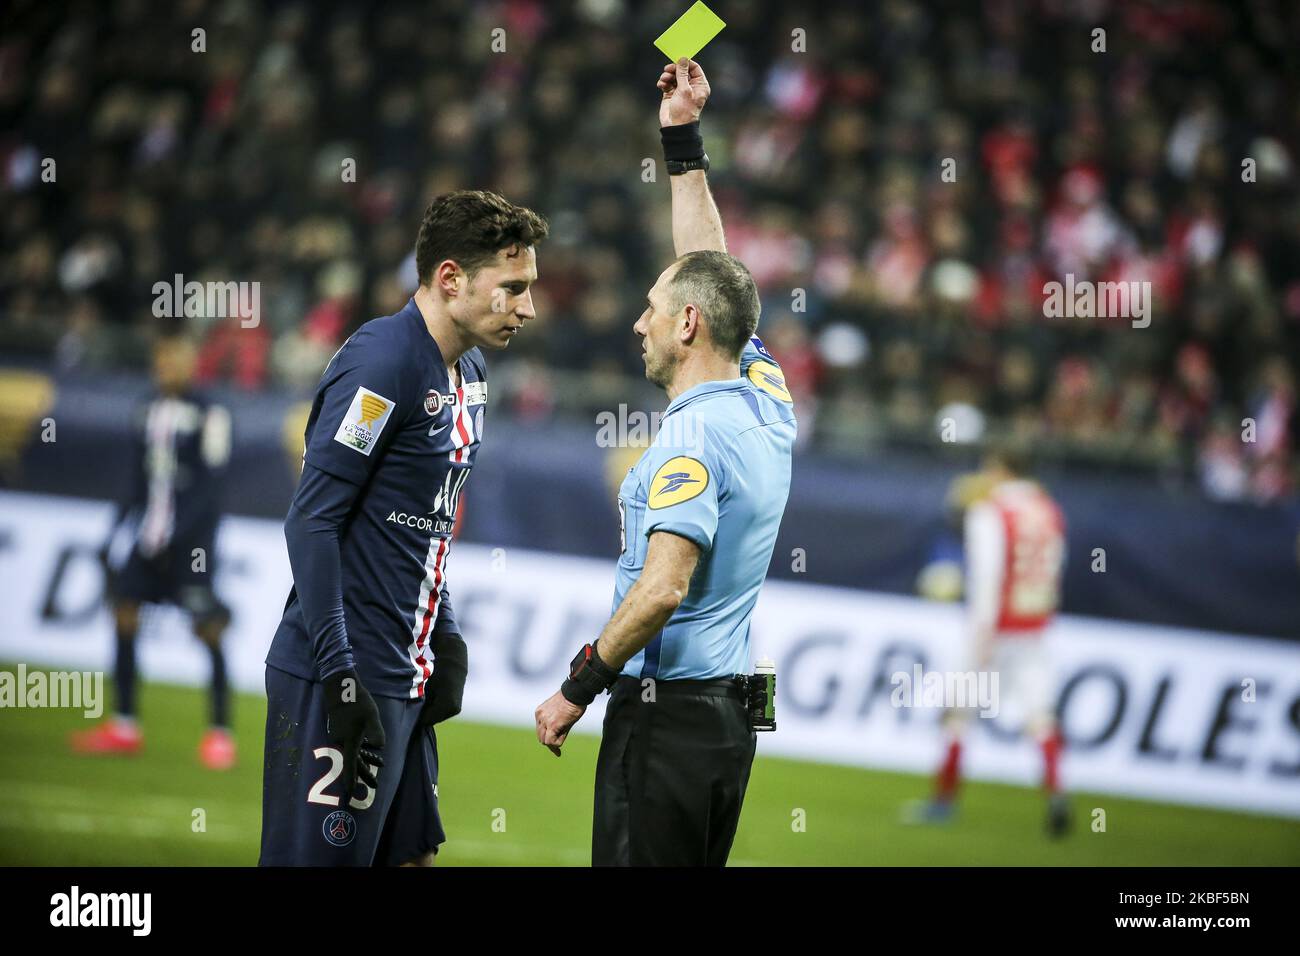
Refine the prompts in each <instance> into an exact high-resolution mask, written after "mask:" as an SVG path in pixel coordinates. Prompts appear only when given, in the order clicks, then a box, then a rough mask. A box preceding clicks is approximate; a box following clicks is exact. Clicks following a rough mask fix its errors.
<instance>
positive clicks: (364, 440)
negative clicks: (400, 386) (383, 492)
mask: <svg viewBox="0 0 1300 956" xmlns="http://www.w3.org/2000/svg"><path fill="white" fill-rule="evenodd" d="M396 407H397V403H396V402H394V401H393V400H392V399H389V398H384V396H382V395H380V394H378V393H376V392H372V391H371V390H370V389H368V388H358V389H357V393H356V394H355V395H354V396H352V404H351V405H349V406H348V413H347V414H346V415H344V416H343V421H342V422H341V423H340V424H339V430H338V431H336V432H335V433H334V440H335V441H336V442H338V443H339V444H340V445H346V446H347V447H349V448H351V449H352V450H353V451H359V452H361V454H363V455H365V456H366V457H367V458H369V457H370V453H371V452H372V451H374V448H375V444H376V442H378V441H379V434H380V433H381V432H382V431H383V430H384V426H385V425H387V424H388V419H389V418H391V417H392V415H393V409H394V408H396Z"/></svg>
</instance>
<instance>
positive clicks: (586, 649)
mask: <svg viewBox="0 0 1300 956" xmlns="http://www.w3.org/2000/svg"><path fill="white" fill-rule="evenodd" d="M616 680H618V671H616V670H614V668H612V667H610V666H609V665H608V664H606V663H605V662H604V661H602V660H601V659H600V655H599V654H597V653H596V645H594V644H584V645H583V647H582V650H580V651H578V656H577V657H575V658H574V659H573V661H572V662H571V663H570V664H569V678H568V680H566V681H565V682H564V683H563V684H561V685H560V694H561V695H563V697H564V699H565V700H567V701H568V702H569V703H571V704H577V705H578V706H579V707H586V706H587V705H588V704H590V703H591V702H592V701H593V700H595V699H596V698H597V697H598V696H599V695H600V694H601V693H602V692H603V691H606V690H609V687H610V685H611V684H613V683H614V681H616Z"/></svg>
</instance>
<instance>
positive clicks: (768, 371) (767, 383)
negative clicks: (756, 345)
mask: <svg viewBox="0 0 1300 956" xmlns="http://www.w3.org/2000/svg"><path fill="white" fill-rule="evenodd" d="M747 374H748V376H749V380H750V381H751V382H753V383H754V384H755V385H756V386H758V387H759V388H760V389H762V390H763V391H765V392H767V394H769V395H771V396H772V397H773V398H775V399H777V400H778V401H782V402H788V403H790V404H794V398H793V397H792V396H791V395H790V390H789V389H788V388H786V386H785V375H784V373H782V371H781V369H780V367H779V366H776V365H773V364H772V363H771V362H764V361H761V360H760V361H756V362H753V363H751V364H750V366H749V370H748V372H747Z"/></svg>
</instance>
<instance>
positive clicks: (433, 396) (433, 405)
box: [424, 389, 446, 415]
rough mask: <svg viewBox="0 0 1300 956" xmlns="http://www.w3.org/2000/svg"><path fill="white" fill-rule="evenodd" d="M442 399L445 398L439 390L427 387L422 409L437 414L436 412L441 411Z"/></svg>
mask: <svg viewBox="0 0 1300 956" xmlns="http://www.w3.org/2000/svg"><path fill="white" fill-rule="evenodd" d="M444 401H446V399H444V398H443V396H442V393H441V392H437V391H435V390H433V389H429V391H427V392H426V393H425V395H424V410H425V411H426V412H428V413H429V414H430V415H437V414H438V412H440V411H442V405H443V402H444Z"/></svg>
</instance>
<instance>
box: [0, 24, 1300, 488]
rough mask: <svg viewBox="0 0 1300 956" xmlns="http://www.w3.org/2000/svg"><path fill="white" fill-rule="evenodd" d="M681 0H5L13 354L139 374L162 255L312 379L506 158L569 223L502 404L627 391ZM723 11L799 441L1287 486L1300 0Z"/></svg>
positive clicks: (738, 194)
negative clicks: (1001, 440) (1044, 458)
mask: <svg viewBox="0 0 1300 956" xmlns="http://www.w3.org/2000/svg"><path fill="white" fill-rule="evenodd" d="M686 5H687V4H686V3H684V2H683V3H682V4H678V5H672V4H667V5H665V4H653V5H652V4H635V3H628V2H624V0H574V2H546V3H543V2H540V0H507V2H496V3H492V2H488V3H473V4H467V3H452V2H446V0H442V2H432V3H429V2H423V3H408V2H399V0H389V2H384V3H382V4H381V3H337V4H331V3H317V2H312V3H306V2H300V3H295V2H286V3H268V4H265V5H262V4H258V3H254V2H251V0H210V2H209V0H179V2H177V3H174V4H157V3H150V2H147V0H115V2H113V3H106V4H99V3H93V2H79V3H71V4H68V5H61V4H51V3H43V2H40V0H35V2H33V0H27V2H22V0H19V2H15V3H11V4H8V5H7V7H8V9H7V11H6V13H4V14H3V16H4V18H6V20H8V21H10V23H11V25H21V27H22V29H12V30H11V29H6V30H4V31H3V32H2V33H0V171H2V173H3V183H2V184H0V189H2V190H3V205H4V215H3V223H2V225H0V228H2V229H3V235H4V241H3V248H2V250H0V341H3V343H4V351H5V353H6V355H7V356H17V355H19V354H23V355H25V356H28V357H29V359H28V360H32V359H35V360H38V361H41V362H44V363H48V364H49V365H50V366H51V367H53V368H55V369H57V370H58V372H59V373H60V374H72V373H77V374H81V373H87V372H93V371H96V370H99V369H113V368H122V367H133V366H139V365H140V364H141V363H142V362H143V361H144V356H145V354H146V351H145V348H144V345H143V338H144V337H143V336H142V335H141V334H140V333H141V331H142V330H145V329H147V328H148V327H149V325H150V323H152V322H153V321H155V320H154V317H153V316H154V313H153V310H152V306H153V303H154V298H155V296H154V293H153V291H152V289H153V287H154V285H155V283H158V282H166V283H171V282H172V280H173V276H175V275H177V274H180V275H183V276H184V277H185V279H186V280H187V281H188V280H197V281H207V280H211V281H221V282H224V281H232V280H233V281H256V282H258V283H260V303H261V315H260V318H259V322H258V324H257V325H256V327H252V328H245V327H244V325H243V323H239V322H235V321H223V322H216V321H211V320H206V319H195V320H192V321H193V323H194V325H195V331H196V332H197V333H198V334H199V335H201V337H202V339H203V348H202V358H201V372H202V376H203V377H204V379H206V380H209V381H222V382H228V383H230V384H232V385H234V386H235V387H238V388H242V389H249V390H260V389H268V388H279V389H291V390H299V391H301V390H304V389H308V388H310V386H311V385H312V384H314V382H315V380H316V377H317V376H318V375H319V373H320V369H321V368H322V367H323V366H324V364H325V362H326V361H327V360H328V358H329V356H330V355H331V354H332V353H333V351H334V350H335V349H336V348H337V347H338V345H339V344H340V343H341V342H342V340H343V339H344V338H345V337H346V336H347V335H348V334H349V332H350V331H351V330H352V329H354V328H356V327H357V326H358V325H359V324H360V323H362V322H364V321H366V320H367V319H369V318H371V317H373V316H376V315H382V314H387V313H390V312H393V311H395V310H397V309H398V308H400V307H401V305H402V304H403V303H404V302H405V300H406V298H407V296H408V295H409V294H410V293H411V291H412V290H413V288H414V285H415V278H414V262H413V251H412V246H413V241H414V236H415V230H416V226H417V225H418V222H419V217H420V213H421V212H422V210H423V207H424V205H425V204H426V203H427V201H428V199H429V198H430V197H432V196H433V195H436V194H437V193H439V192H443V191H447V190H450V189H455V188H462V187H482V188H492V189H496V190H498V191H500V192H501V193H503V194H504V195H506V196H507V197H508V198H510V199H511V200H512V201H514V202H518V203H521V204H525V205H528V206H531V207H533V208H535V209H537V210H538V211H539V212H541V213H542V214H544V215H545V216H547V217H548V219H549V220H550V222H551V225H552V236H551V238H550V239H549V240H548V241H547V243H546V244H545V245H544V246H543V248H542V249H541V250H540V255H539V257H538V258H539V265H540V270H541V281H540V282H539V283H538V286H537V287H536V290H535V301H536V306H537V310H538V314H539V321H538V322H536V323H535V324H533V325H532V326H531V327H530V328H529V329H528V332H527V334H525V335H523V336H521V337H520V338H519V340H518V341H516V342H515V343H513V344H512V345H511V347H510V349H509V351H508V353H506V354H504V355H499V356H494V357H491V363H492V373H493V377H494V381H496V382H499V383H501V384H500V386H499V388H498V391H496V392H495V395H496V396H498V399H497V401H498V402H500V401H501V400H503V399H504V401H505V402H507V403H508V404H509V406H510V407H511V409H512V412H513V414H515V415H517V416H520V417H524V418H530V417H531V418H542V417H546V416H550V415H552V414H557V413H559V414H572V415H590V414H591V413H592V412H593V411H594V410H597V409H603V408H613V407H617V404H618V403H619V402H620V401H627V400H628V395H629V394H630V392H629V382H628V378H629V377H633V378H636V379H639V377H640V373H641V365H640V358H639V351H638V346H637V343H636V341H635V339H634V337H633V336H632V334H631V331H630V327H631V324H632V322H633V321H634V320H635V319H636V316H637V314H638V313H639V312H640V310H641V307H642V306H641V303H642V300H643V296H644V293H645V290H646V289H647V288H648V287H649V285H650V284H651V283H652V282H653V280H654V277H655V275H657V273H658V270H659V269H660V268H661V266H662V264H663V263H665V262H667V261H668V260H669V259H670V258H671V247H670V244H669V243H670V230H669V228H668V218H667V217H668V211H669V204H668V199H667V195H668V187H667V184H666V182H664V178H665V174H664V172H663V170H662V165H661V164H660V163H658V162H657V160H658V158H659V148H658V135H657V130H656V129H655V125H656V124H655V119H654V117H655V110H656V100H657V97H658V92H657V91H656V90H654V87H653V84H654V80H655V78H656V77H657V76H658V73H659V70H660V67H661V66H662V64H663V58H662V57H661V56H660V54H659V53H658V52H657V51H656V50H655V49H654V48H653V47H652V45H651V40H652V39H653V38H654V37H655V36H657V35H658V34H659V33H660V32H661V31H662V30H663V29H664V28H665V27H666V26H667V25H668V23H670V22H671V20H672V19H673V18H674V17H675V16H677V15H678V13H680V12H681V11H680V10H679V9H678V7H680V8H681V9H685V7H686ZM711 6H712V7H713V8H714V9H715V10H717V11H718V12H719V14H720V15H721V16H722V17H723V19H724V20H725V21H726V22H727V27H726V29H725V30H724V31H723V32H722V34H721V35H720V36H719V37H718V38H717V39H716V40H714V41H713V42H712V43H710V44H709V46H708V47H707V48H706V50H705V51H704V52H703V53H702V54H701V55H700V57H699V59H700V62H701V63H702V64H703V66H704V67H705V69H706V71H707V72H708V75H709V77H710V79H711V81H712V86H713V98H712V100H711V103H710V107H709V115H708V118H707V122H706V124H705V127H704V130H703V132H704V134H705V139H706V144H707V147H708V150H709V154H710V157H711V159H712V161H713V168H712V171H711V173H710V181H711V183H712V185H713V188H714V192H715V195H716V197H717V200H718V203H719V205H720V207H721V209H722V214H723V218H724V222H725V223H726V227H727V237H728V242H729V245H730V249H731V251H732V252H733V253H734V254H736V255H737V256H739V257H740V258H741V259H742V260H743V261H744V262H745V263H746V264H747V265H748V266H749V268H750V269H751V270H752V272H753V273H754V276H755V278H756V280H757V281H758V283H759V287H760V291H761V293H762V296H763V302H764V313H763V314H764V318H763V325H762V328H761V329H760V333H761V334H762V335H764V337H765V341H766V342H767V344H768V347H769V348H770V349H771V350H772V351H773V352H774V353H776V355H777V356H778V358H779V359H780V360H781V361H782V363H783V366H784V368H785V370H786V372H787V375H788V378H789V382H790V385H791V388H792V391H794V393H795V394H796V397H797V401H798V403H799V407H800V411H801V420H802V421H803V423H804V428H803V430H802V431H803V438H805V439H807V440H809V441H810V442H812V443H813V444H814V445H817V446H819V447H821V448H823V449H825V450H827V451H830V452H833V453H864V452H867V451H869V450H870V449H872V448H876V447H880V446H881V445H882V444H885V445H904V446H915V447H932V448H941V446H942V442H943V440H944V438H945V437H948V438H954V437H955V438H956V440H957V441H958V442H959V443H966V442H971V441H976V440H978V439H980V438H981V437H984V436H988V435H991V434H997V433H1013V434H1016V435H1019V436H1022V437H1025V438H1029V439H1032V440H1033V441H1034V442H1035V443H1036V445H1037V446H1038V447H1039V448H1041V449H1044V450H1046V451H1049V452H1052V453H1055V454H1058V455H1061V456H1065V457H1067V458H1068V459H1069V460H1071V461H1090V462H1099V463H1102V464H1104V465H1107V466H1112V465H1119V464H1121V463H1122V464H1125V465H1131V464H1132V463H1135V462H1136V463H1139V464H1141V465H1143V466H1145V467H1150V468H1154V469H1158V470H1159V472H1160V473H1162V474H1164V475H1166V476H1172V478H1173V479H1174V480H1176V481H1182V482H1183V483H1185V484H1188V485H1190V484H1198V485H1199V486H1200V487H1201V488H1202V489H1203V491H1204V492H1205V493H1206V494H1208V495H1210V496H1212V497H1215V498H1219V499H1225V500H1254V501H1272V500H1278V499H1280V498H1284V497H1287V496H1290V495H1292V494H1294V493H1295V489H1296V485H1297V456H1296V447H1297V444H1298V441H1300V421H1298V419H1300V414H1298V411H1297V397H1296V376H1297V374H1298V372H1300V369H1298V368H1297V357H1298V356H1300V268H1298V264H1300V193H1298V191H1297V189H1296V170H1295V163H1296V158H1297V151H1298V150H1300V96H1297V92H1300V91H1298V89H1297V86H1298V85H1300V80H1298V78H1297V74H1296V72H1295V64H1294V59H1293V58H1291V54H1292V52H1293V51H1294V49H1295V48H1296V47H1297V45H1298V44H1300V7H1296V6H1294V5H1292V4H1290V3H1288V2H1287V0H1250V2H1246V3H1241V4H1228V3H1213V2H1209V0H1169V2H1162V3H1153V2H1145V0H1129V2H1121V0H1085V2H1066V0H985V2H981V3H977V4H971V3H966V2H957V0H953V2H922V0H884V2H882V3H880V4H873V5H870V6H863V5H860V4H839V5H836V4H829V3H828V4H816V5H811V7H810V8H808V9H805V8H804V7H803V6H802V5H792V6H791V5H784V4H779V3H775V2H754V3H743V4H742V3H727V2H722V0H719V2H718V3H716V4H711ZM200 28H201V32H200V33H195V30H196V29H200ZM1097 28H1101V30H1102V31H1104V32H1103V33H1100V34H1099V33H1097V32H1096V30H1097ZM196 63H197V64H198V65H197V66H196ZM1193 77H1195V79H1194V80H1193V79H1192V78H1193ZM87 143H88V144H89V145H87ZM47 159H53V160H54V161H55V163H54V166H53V167H51V166H50V165H49V164H48V163H47V162H45V161H46V160H47ZM647 159H650V160H652V162H650V163H647V162H646V160H647ZM352 169H354V170H355V175H354V176H351V175H349V170H352ZM652 173H654V174H655V178H656V179H657V181H651V180H650V177H651V174H652ZM1066 276H1073V277H1074V279H1075V280H1076V281H1085V280H1086V281H1093V282H1097V281H1128V280H1134V281H1149V282H1150V283H1151V285H1150V289H1151V302H1152V310H1151V321H1150V324H1149V325H1148V326H1146V327H1135V324H1134V322H1132V321H1130V319H1129V318H1125V317H1109V318H1060V317H1048V316H1047V315H1046V314H1045V310H1044V305H1043V302H1044V293H1043V288H1044V284H1045V283H1047V282H1051V281H1064V280H1065V277H1066ZM641 394H644V393H641ZM497 407H500V404H498V406H497ZM945 420H951V422H954V423H956V426H957V427H956V430H955V432H954V433H951V434H948V435H947V436H945V433H944V432H945V430H944V428H943V427H942V425H943V422H944V421H945ZM1247 420H1249V421H1247Z"/></svg>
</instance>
